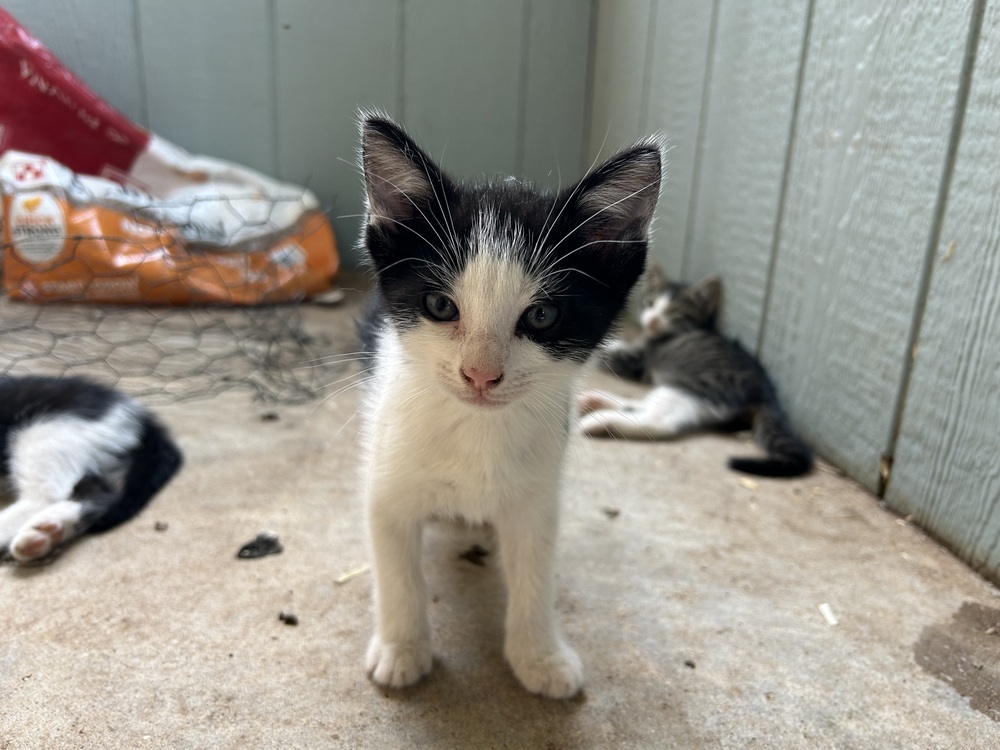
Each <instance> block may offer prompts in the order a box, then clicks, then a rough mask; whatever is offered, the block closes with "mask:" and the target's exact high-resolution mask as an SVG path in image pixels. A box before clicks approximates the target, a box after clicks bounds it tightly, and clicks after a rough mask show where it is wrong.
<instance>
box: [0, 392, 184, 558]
mask: <svg viewBox="0 0 1000 750" xmlns="http://www.w3.org/2000/svg"><path fill="white" fill-rule="evenodd" d="M181 463H182V458H181V453H180V451H179V450H178V449H177V446H176V445H174V443H173V441H172V440H171V439H170V436H169V435H168V434H167V432H166V430H165V429H164V428H163V427H162V426H161V425H160V423H159V422H157V420H156V419H155V418H154V417H153V415H152V414H150V413H149V412H148V411H147V410H146V409H145V408H144V407H142V406H141V405H140V404H138V403H137V402H135V401H133V400H132V399H130V398H128V397H127V396H125V395H124V394H122V393H120V392H118V391H114V390H111V389H110V388H106V387H104V386H101V385H98V384H96V383H92V382H90V381H88V380H83V379H81V378H41V377H20V378H15V377H0V480H6V484H8V485H9V489H10V490H11V491H12V493H13V497H14V501H13V502H12V503H11V504H10V505H9V506H7V507H6V508H4V509H3V510H0V555H9V556H10V557H13V558H14V560H16V561H18V562H29V561H35V560H40V559H42V558H44V557H46V556H47V555H49V554H50V553H52V551H53V550H55V549H56V548H57V547H58V546H60V545H62V544H65V543H66V542H68V541H69V540H70V539H73V538H74V537H78V536H80V535H81V534H84V533H87V532H100V531H107V530H108V529H110V528H112V527H113V526H117V525H118V524H120V523H123V522H124V521H127V520H129V519H130V518H132V517H133V516H134V515H136V514H137V513H138V512H139V511H140V510H142V508H143V507H144V506H145V505H146V503H147V502H149V500H150V499H151V498H152V497H153V495H155V494H156V493H157V492H158V491H159V490H160V488H161V487H163V485H164V484H166V483H167V482H168V481H169V480H170V478H171V477H172V476H173V475H174V474H175V473H176V472H177V470H178V469H179V468H180V466H181Z"/></svg>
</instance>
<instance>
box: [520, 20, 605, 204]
mask: <svg viewBox="0 0 1000 750" xmlns="http://www.w3.org/2000/svg"><path fill="white" fill-rule="evenodd" d="M592 21H593V18H592V7H591V3H588V2H580V1H579V0H549V1H548V2H537V0H536V1H533V2H529V3H528V13H527V14H526V16H525V22H526V25H527V27H528V28H527V35H528V38H527V57H526V59H525V60H523V61H522V65H523V66H524V71H525V81H524V84H523V90H522V96H523V98H524V124H523V126H522V131H523V136H522V138H521V161H520V164H519V165H518V168H517V172H516V173H517V174H519V175H523V176H524V177H525V178H526V179H529V180H532V181H534V182H537V183H539V184H542V185H549V186H551V187H559V186H565V185H567V184H569V183H571V182H573V181H575V180H576V179H577V178H579V177H581V176H582V174H583V170H582V160H583V152H584V142H583V137H584V129H585V127H586V124H587V86H588V84H589V79H588V77H587V72H588V68H589V60H590V30H591V23H592Z"/></svg>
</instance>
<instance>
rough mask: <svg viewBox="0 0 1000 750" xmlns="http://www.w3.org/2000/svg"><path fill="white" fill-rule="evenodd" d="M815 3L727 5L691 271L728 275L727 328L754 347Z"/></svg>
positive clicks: (690, 245)
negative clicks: (807, 26)
mask: <svg viewBox="0 0 1000 750" xmlns="http://www.w3.org/2000/svg"><path fill="white" fill-rule="evenodd" d="M808 10H809V2H808V0H797V2H789V3H766V4H765V3H727V2H723V3H721V5H720V6H719V18H718V21H717V31H716V38H715V44H714V48H713V49H714V55H713V62H712V76H711V82H710V85H709V91H708V99H707V105H706V109H707V111H706V112H705V114H704V115H703V117H704V120H705V127H704V138H703V141H702V143H701V145H700V149H701V158H700V162H699V163H700V169H699V174H698V184H697V188H698V190H697V193H696V195H695V196H694V198H693V202H694V206H693V217H692V221H691V224H690V230H691V231H690V232H689V233H688V235H687V238H686V249H685V257H684V264H683V266H684V270H683V276H684V277H685V278H686V279H690V280H694V279H697V278H701V277H703V276H707V275H708V274H710V273H721V274H723V276H724V284H725V292H724V299H723V305H722V316H721V324H722V327H723V328H724V329H725V330H726V331H727V332H728V333H729V334H730V335H733V336H736V337H737V338H739V339H740V341H742V342H743V344H744V345H745V346H747V347H748V348H750V349H755V348H756V346H757V340H758V338H759V336H760V329H761V325H762V322H763V313H764V299H765V294H766V292H767V281H768V275H769V272H770V267H771V252H772V248H773V245H774V241H775V237H776V228H777V222H778V218H779V214H780V205H781V199H782V185H783V180H784V173H785V163H786V158H787V154H788V146H789V139H790V134H791V128H792V118H793V107H794V104H795V94H796V90H797V79H798V75H799V70H800V66H801V60H802V57H801V56H802V46H803V40H804V39H805V35H806V23H807V15H808ZM694 146H695V144H684V145H683V146H682V145H681V144H677V147H676V150H680V149H681V148H689V149H690V148H693V147H694Z"/></svg>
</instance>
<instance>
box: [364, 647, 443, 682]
mask: <svg viewBox="0 0 1000 750" xmlns="http://www.w3.org/2000/svg"><path fill="white" fill-rule="evenodd" d="M432 663H433V658H432V655H431V644H430V641H416V642H409V643H383V642H382V639H381V638H379V637H378V636H377V635H375V636H372V640H371V643H369V644H368V654H367V655H366V656H365V669H367V670H368V675H369V676H370V677H371V678H372V679H373V680H374V681H375V682H377V683H378V684H379V685H384V686H385V687H394V688H401V687H406V686H407V685H412V684H413V683H414V682H416V681H417V680H419V679H420V678H421V677H423V676H424V675H426V674H427V673H428V672H430V671H431V665H432Z"/></svg>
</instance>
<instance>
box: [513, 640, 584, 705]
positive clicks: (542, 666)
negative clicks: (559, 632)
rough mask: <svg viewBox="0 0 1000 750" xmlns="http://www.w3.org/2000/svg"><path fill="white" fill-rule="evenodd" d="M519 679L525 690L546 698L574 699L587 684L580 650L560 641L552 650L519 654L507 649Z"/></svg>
mask: <svg viewBox="0 0 1000 750" xmlns="http://www.w3.org/2000/svg"><path fill="white" fill-rule="evenodd" d="M506 655H507V661H508V662H509V663H510V666H511V668H512V669H513V670H514V674H515V675H517V679H518V680H520V681H521V684H522V685H524V687H525V689H526V690H528V691H529V692H532V693H538V694H539V695H544V696H545V697H546V698H572V697H573V696H574V695H576V694H577V693H579V692H580V688H582V687H583V663H582V662H581V661H580V657H579V656H578V655H577V653H576V651H574V650H573V649H572V648H570V647H569V646H567V645H566V644H565V643H559V645H558V646H557V648H556V650H555V651H553V652H550V653H531V652H525V653H519V652H518V651H516V650H515V649H512V648H508V649H506Z"/></svg>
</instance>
